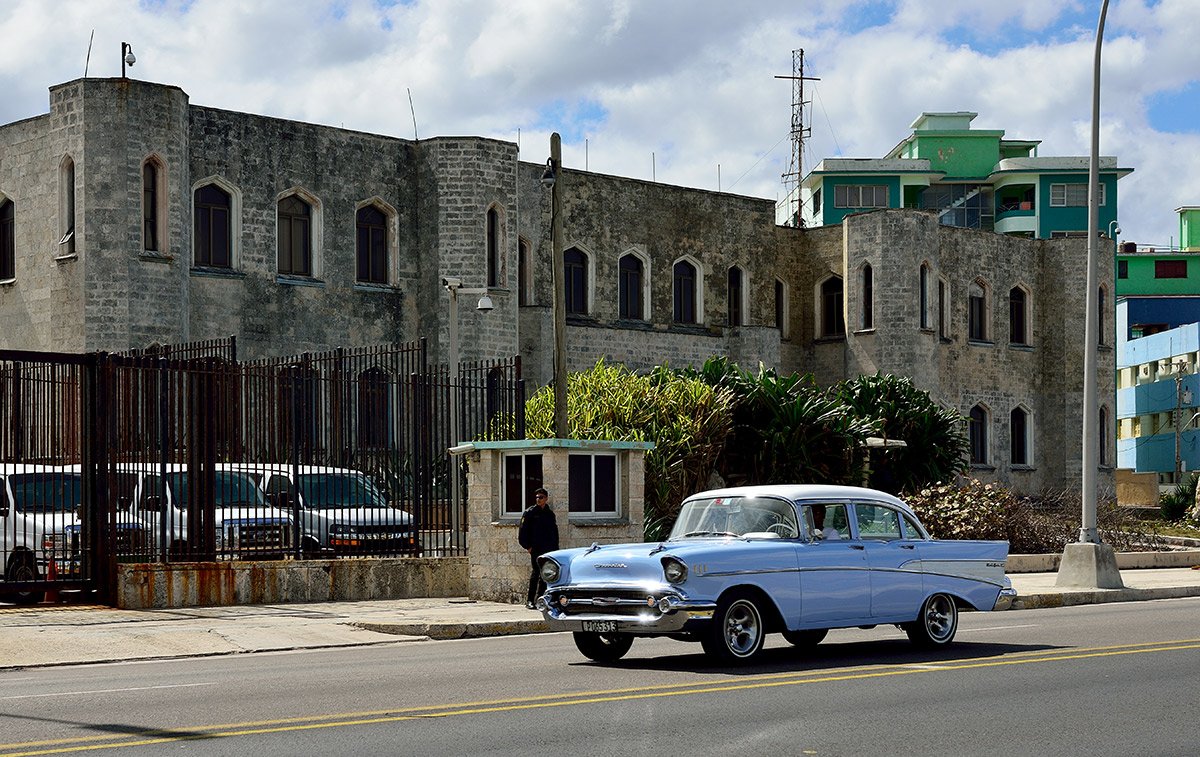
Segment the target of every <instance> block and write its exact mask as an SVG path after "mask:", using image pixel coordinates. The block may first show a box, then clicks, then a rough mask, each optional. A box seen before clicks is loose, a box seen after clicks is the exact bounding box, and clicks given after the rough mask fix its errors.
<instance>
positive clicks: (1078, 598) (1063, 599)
mask: <svg viewBox="0 0 1200 757" xmlns="http://www.w3.org/2000/svg"><path fill="white" fill-rule="evenodd" d="M1182 597H1200V586H1171V587H1161V588H1156V589H1128V588H1126V589H1063V590H1061V591H1055V592H1046V593H1041V594H1025V595H1018V596H1017V598H1016V600H1015V601H1014V602H1013V605H1012V607H1011V608H1009V609H1011V610H1040V609H1042V608H1046V607H1071V606H1074V605H1097V604H1103V603H1106V602H1142V601H1146V600H1151V599H1179V598H1182Z"/></svg>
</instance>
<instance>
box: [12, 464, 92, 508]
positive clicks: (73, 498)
mask: <svg viewBox="0 0 1200 757" xmlns="http://www.w3.org/2000/svg"><path fill="white" fill-rule="evenodd" d="M8 481H9V484H10V485H11V486H12V493H13V504H14V505H15V506H16V509H17V512H20V513H67V512H71V511H73V510H74V509H75V507H76V506H77V505H78V504H79V495H80V488H81V483H80V481H81V477H80V475H79V474H78V473H64V472H60V471H48V472H46V473H17V474H14V475H12V476H9V477H8Z"/></svg>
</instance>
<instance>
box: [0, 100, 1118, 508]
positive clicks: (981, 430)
mask: <svg viewBox="0 0 1200 757" xmlns="http://www.w3.org/2000/svg"><path fill="white" fill-rule="evenodd" d="M543 168H544V161H543V159H541V158H540V156H539V157H538V158H536V159H535V160H533V161H522V160H521V159H520V156H519V155H518V151H517V146H516V145H515V144H513V143H510V142H505V141H502V140H495V139H487V138H482V137H438V138H433V139H424V140H420V141H415V140H405V139H397V138H394V137H388V136H381V135H374V134H366V133H362V132H356V131H349V130H345V129H337V128H332V127H328V126H319V125H314V124H306V123H300V122H295V121H286V120H281V119H276V118H268V117H264V116H258V115H253V114H245V113H236V112H232V111H225V110H219V109H216V108H209V107H201V106H196V105H192V104H191V103H190V102H189V100H188V96H187V94H186V93H184V92H183V91H182V90H180V89H179V88H177V87H172V86H164V85H159V84H151V83H147V82H139V81H133V80H128V79H94V78H92V79H78V80H75V81H72V82H68V83H65V84H61V85H58V86H55V87H52V88H51V90H50V112H49V113H48V114H44V115H40V116H36V117H33V118H29V119H26V120H23V121H18V122H16V123H12V124H8V125H5V126H0V349H29V350H55V351H88V350H124V349H128V348H133V347H145V346H148V345H150V344H152V343H156V342H157V343H173V342H182V341H190V340H197V339H210V338H217V337H223V336H228V335H231V334H232V335H235V336H237V338H238V345H239V354H240V355H241V356H243V357H247V358H255V357H266V356H274V355H283V354H295V353H297V352H302V351H316V350H324V349H330V348H334V347H338V346H349V345H364V344H375V343H381V342H389V341H404V340H409V339H414V338H417V337H420V336H427V337H429V338H430V340H431V349H432V350H433V352H434V354H435V355H436V356H438V357H439V359H441V360H443V361H444V360H445V359H446V356H447V341H448V336H447V329H448V315H449V307H450V305H449V303H450V300H449V297H448V294H447V292H446V290H445V289H444V287H443V286H442V284H441V282H442V278H443V277H447V276H453V277H459V278H461V279H462V282H463V285H464V286H466V287H487V288H488V289H489V294H490V296H491V298H492V301H493V303H494V306H495V309H494V310H493V311H492V312H490V313H481V312H477V311H476V309H475V307H474V298H466V297H463V298H460V299H459V302H458V307H459V313H458V323H459V328H460V331H461V343H462V344H461V350H460V356H461V358H462V359H464V360H476V359H482V358H493V357H505V356H510V355H513V354H520V355H521V357H522V360H523V366H524V372H525V376H526V377H527V378H529V379H531V380H532V381H533V382H534V383H536V384H541V383H547V382H549V380H550V377H551V370H552V365H553V356H552V345H553V337H552V317H551V302H552V287H551V284H550V281H551V278H552V277H551V252H550V241H549V237H550V221H551V219H550V196H549V195H550V193H549V191H547V190H546V189H545V188H544V187H543V186H542V184H541V183H540V178H541V175H542V170H543ZM562 181H563V184H562V192H563V202H564V207H563V214H564V226H565V236H566V248H567V249H566V252H565V254H564V257H565V265H566V272H567V294H568V297H567V310H568V328H567V336H566V341H567V352H568V355H567V357H568V365H569V367H570V368H571V369H572V370H578V369H583V368H586V367H589V366H591V365H592V364H594V363H595V362H596V360H597V359H599V358H601V357H604V358H606V359H608V360H610V361H620V362H624V363H626V364H628V365H629V366H630V367H632V368H635V369H643V368H647V367H649V366H652V365H655V364H658V363H661V362H663V361H668V362H670V363H671V364H672V365H680V366H681V365H687V364H697V363H700V362H702V361H704V360H705V359H707V358H708V357H710V356H712V355H727V356H729V357H730V358H731V359H733V360H734V361H736V362H738V363H739V364H742V365H744V366H749V367H752V366H756V365H757V364H759V363H762V364H763V365H765V366H767V367H770V368H777V369H779V370H781V371H785V372H791V371H799V372H806V373H807V372H811V373H813V374H814V375H815V376H816V377H817V379H818V380H819V381H820V382H822V383H833V382H836V381H838V380H840V379H842V378H844V377H847V376H853V375H857V374H859V373H874V372H876V371H883V372H890V373H896V374H903V375H909V376H912V377H913V378H914V380H915V381H916V383H917V385H918V386H920V387H922V388H924V389H927V390H928V391H929V392H930V393H931V395H932V396H933V397H934V398H935V399H936V400H938V401H939V402H942V403H944V404H945V405H947V406H949V407H953V408H955V409H957V410H958V411H959V412H961V413H962V414H963V415H964V416H968V417H970V418H971V419H972V423H971V424H970V425H971V429H972V440H973V445H974V451H973V458H974V460H973V467H974V472H975V474H976V475H978V476H979V477H980V478H984V479H993V480H1000V481H1005V482H1009V483H1011V484H1012V485H1014V486H1015V487H1016V488H1018V489H1020V490H1022V491H1028V492H1035V491H1040V490H1044V489H1048V488H1062V487H1069V486H1074V485H1076V484H1077V482H1078V479H1079V462H1080V458H1081V452H1080V447H1081V444H1082V442H1081V436H1080V434H1081V426H1082V421H1081V413H1082V407H1081V402H1082V384H1083V377H1082V375H1081V374H1082V365H1083V352H1084V345H1083V332H1084V324H1083V320H1082V319H1083V312H1084V295H1085V293H1084V276H1083V271H1084V269H1085V260H1086V241H1085V240H1083V239H1055V240H1031V239H1020V238H1014V237H1005V236H1000V235H996V234H992V233H985V232H977V231H970V230H963V229H956V228H949V227H944V226H940V225H939V224H938V223H937V220H936V218H935V217H934V216H932V215H930V214H927V213H923V212H921V211H914V210H878V211H873V212H867V213H862V214H858V215H853V216H850V217H848V218H847V219H846V220H845V221H844V222H843V223H842V224H841V225H839V226H832V227H822V228H818V229H811V230H804V229H795V228H786V227H780V226H776V225H775V221H774V213H775V207H774V206H775V203H774V201H773V200H767V199H756V198H750V197H742V196H737V195H732V194H728V193H720V192H711V191H703V190H697V189H687V188H683V187H676V186H670V185H665V184H658V183H654V182H648V181H641V180H635V179H626V178H620V177H614V176H606V175H601V174H595V173H588V172H584V171H577V170H573V169H571V167H570V166H567V167H566V169H565V171H564V174H563V177H562ZM1111 264H1112V263H1111V261H1104V260H1102V261H1101V266H1102V268H1101V276H1100V280H1101V281H1105V280H1107V281H1111V280H1112V279H1111ZM1112 299H1113V298H1112V297H1111V293H1109V292H1102V301H1103V302H1102V308H1103V315H1102V317H1101V322H1102V323H1103V324H1111V323H1112ZM1103 333H1104V337H1103V342H1104V344H1103V345H1102V348H1101V351H1100V361H1099V368H1098V375H1097V381H1098V382H1099V387H1100V391H1099V396H1100V397H1101V398H1102V403H1103V406H1102V407H1101V408H1097V409H1096V410H1095V412H1098V413H1099V417H1100V418H1101V428H1102V430H1103V445H1102V460H1103V466H1104V469H1103V471H1102V472H1101V478H1100V481H1101V485H1102V487H1106V488H1111V481H1112V475H1111V467H1110V466H1111V465H1112V462H1113V454H1114V452H1113V445H1112V438H1113V436H1112V424H1113V404H1112V397H1113V391H1114V387H1113V379H1112V376H1113V352H1112V349H1111V345H1112V341H1113V334H1112V328H1111V326H1106V327H1105V328H1104V329H1103Z"/></svg>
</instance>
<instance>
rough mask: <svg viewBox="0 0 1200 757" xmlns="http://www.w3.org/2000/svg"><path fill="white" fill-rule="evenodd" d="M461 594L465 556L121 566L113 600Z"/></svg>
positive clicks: (177, 603)
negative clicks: (115, 595)
mask: <svg viewBox="0 0 1200 757" xmlns="http://www.w3.org/2000/svg"><path fill="white" fill-rule="evenodd" d="M466 593H467V558H465V557H398V558H352V559H343V560H272V561H263V562H253V561H246V562H241V561H234V562H212V563H170V564H166V565H163V564H158V563H131V564H122V565H119V566H118V568H117V598H116V599H117V607H119V608H121V609H124V610H145V609H151V608H166V607H202V606H214V605H215V606H228V605H255V604H284V603H288V602H336V601H342V602H344V601H358V600H371V599H411V598H417V597H461V596H464V595H466Z"/></svg>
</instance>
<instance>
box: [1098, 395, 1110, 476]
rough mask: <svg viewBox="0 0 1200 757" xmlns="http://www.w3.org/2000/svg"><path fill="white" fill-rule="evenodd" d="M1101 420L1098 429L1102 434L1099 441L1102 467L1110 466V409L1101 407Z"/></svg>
mask: <svg viewBox="0 0 1200 757" xmlns="http://www.w3.org/2000/svg"><path fill="white" fill-rule="evenodd" d="M1099 420H1100V427H1099V428H1098V429H1097V432H1098V433H1099V434H1100V440H1099V442H1100V444H1099V446H1097V450H1098V451H1099V456H1100V459H1099V463H1100V465H1108V439H1109V429H1108V408H1107V407H1104V406H1103V405H1101V406H1100V419H1099Z"/></svg>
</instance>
